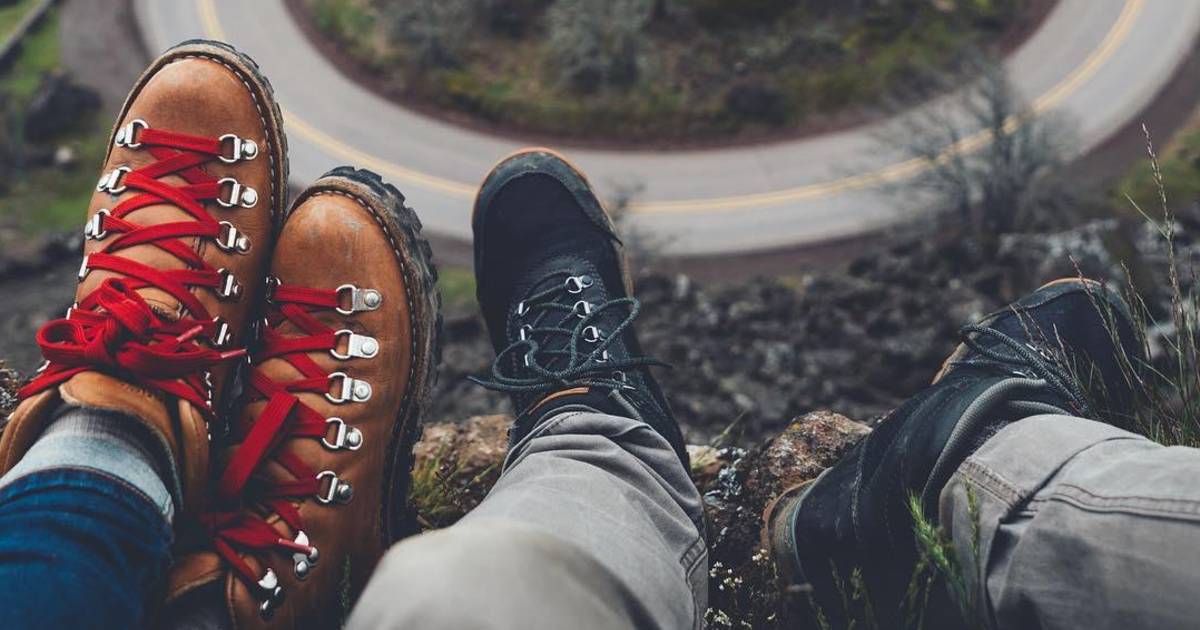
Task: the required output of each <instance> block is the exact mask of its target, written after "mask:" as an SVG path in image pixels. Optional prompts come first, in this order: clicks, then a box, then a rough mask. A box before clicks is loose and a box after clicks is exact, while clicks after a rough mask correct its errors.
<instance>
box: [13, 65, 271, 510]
mask: <svg viewBox="0 0 1200 630" xmlns="http://www.w3.org/2000/svg"><path fill="white" fill-rule="evenodd" d="M280 125H281V122H280V120H279V116H278V112H277V110H276V108H275V105H274V102H273V101H272V99H271V93H270V89H269V87H268V86H267V85H266V84H265V82H264V81H263V80H262V79H260V78H259V77H258V75H257V74H256V71H255V69H254V67H253V66H252V64H251V63H250V62H248V60H246V59H245V58H244V57H242V56H240V55H239V54H237V53H235V52H233V51H232V49H229V48H228V47H225V46H223V45H216V44H208V43H203V42H191V43H188V44H184V45H181V46H178V47H176V48H174V49H172V50H171V51H169V52H167V53H166V54H164V55H163V56H162V57H160V58H159V59H158V60H157V61H155V62H154V63H153V64H152V65H151V67H150V68H149V69H148V70H147V71H146V72H145V73H144V74H143V75H142V77H141V79H139V81H138V83H137V84H136V86H135V87H134V89H133V90H132V92H131V93H130V95H129V98H128V100H127V101H126V104H125V107H124V109H123V111H122V113H121V114H120V116H119V117H118V119H117V123H116V125H115V128H114V131H113V135H112V138H111V142H110V148H109V151H108V154H107V157H106V159H105V162H104V165H103V167H102V169H101V177H100V179H99V182H98V184H97V189H96V193H95V194H94V195H93V197H92V201H91V203H90V205H89V207H88V211H87V215H86V217H85V220H84V222H83V223H84V228H83V231H84V235H85V237H86V238H85V241H84V252H83V253H84V257H83V261H82V263H81V265H80V271H79V286H78V288H77V290H76V294H75V300H76V302H75V306H74V307H73V308H72V309H71V310H70V311H69V312H68V314H67V316H66V317H65V318H63V319H59V320H55V321H52V322H50V323H48V324H47V325H46V326H45V327H43V328H42V329H41V331H39V333H38V339H37V341H38V344H39V345H40V346H41V347H42V352H43V355H44V356H45V357H46V358H47V359H48V364H47V366H46V367H45V368H44V370H43V371H42V373H41V375H40V376H39V377H37V378H36V379H35V380H34V381H33V382H32V383H31V384H30V385H29V386H28V387H26V388H24V389H23V390H22V392H21V394H22V397H23V398H24V401H23V402H22V404H21V405H20V406H19V407H18V408H17V410H16V411H15V412H14V414H13V415H12V416H11V419H10V421H9V422H8V424H7V426H6V428H5V430H4V433H3V436H2V437H0V470H7V469H9V468H11V467H12V466H13V465H14V464H15V463H16V462H17V461H18V460H19V459H20V458H21V457H22V456H23V455H24V453H25V452H26V451H27V450H28V448H29V447H30V445H31V444H32V443H33V441H34V440H35V439H36V438H37V437H38V436H39V435H40V434H41V431H42V429H43V427H44V424H45V422H46V421H47V419H48V418H49V412H50V411H52V409H53V408H54V407H55V406H56V405H57V404H59V402H60V401H63V400H65V401H68V402H71V403H77V404H84V405H90V406H94V407H102V408H107V409H114V410H117V411H121V412H124V413H127V414H129V415H131V416H133V417H135V418H138V419H140V420H141V421H142V422H144V423H145V424H146V425H147V426H149V427H150V429H151V430H152V433H153V434H154V435H156V436H157V437H158V439H159V440H160V441H161V442H162V443H163V444H165V445H167V446H168V447H169V451H170V455H171V456H172V457H173V458H174V460H175V462H176V464H177V466H178V470H179V474H180V477H181V478H182V481H183V488H184V497H183V498H184V505H183V506H180V507H181V508H182V509H181V511H182V512H191V513H195V512H196V511H198V509H199V508H198V506H199V504H200V503H201V502H202V499H203V494H204V488H205V486H206V484H207V472H208V453H209V446H208V434H209V431H210V427H211V426H212V425H213V424H214V423H215V422H216V420H217V417H218V415H219V411H220V410H221V409H222V408H223V404H224V403H225V402H226V400H227V397H226V396H225V391H226V387H227V384H228V383H229V381H230V377H231V375H232V373H233V370H234V367H235V365H236V364H237V363H238V362H239V358H240V356H241V354H242V350H241V347H242V346H243V345H244V343H245V341H246V336H247V335H246V327H247V326H246V325H247V323H248V322H249V320H250V318H251V314H252V313H253V311H254V305H255V302H256V298H257V290H258V287H259V286H260V285H261V279H262V277H263V275H264V273H265V269H266V264H267V261H268V259H269V256H270V253H271V250H272V247H273V244H274V225H275V224H276V222H277V221H278V220H279V219H280V218H281V217H282V214H283V210H284V204H285V203H286V199H285V197H286V188H285V182H286V176H287V164H286V147H285V140H284V137H283V131H282V128H281V126H280Z"/></svg>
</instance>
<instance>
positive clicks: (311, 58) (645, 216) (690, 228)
mask: <svg viewBox="0 0 1200 630" xmlns="http://www.w3.org/2000/svg"><path fill="white" fill-rule="evenodd" d="M135 6H136V10H137V15H138V19H139V21H140V23H141V26H142V33H143V36H144V37H145V38H146V40H147V41H146V43H147V45H148V47H149V49H150V50H152V51H158V50H162V49H164V48H166V47H168V46H170V45H172V44H174V43H176V42H178V41H181V40H184V39H188V38H191V37H210V38H217V39H224V40H226V41H229V42H231V43H233V44H235V45H237V46H238V47H239V48H241V49H242V50H244V51H246V52H247V53H249V54H251V55H252V56H253V57H254V58H255V59H256V60H257V61H258V62H259V64H260V65H261V66H262V67H263V69H264V70H265V72H266V73H267V75H268V76H269V77H270V78H271V81H272V83H273V84H274V86H275V89H276V93H277V96H278V97H279V99H280V101H281V103H282V104H283V107H284V114H285V117H286V119H287V120H286V122H287V132H288V137H289V141H290V143H291V160H292V174H293V177H294V179H295V180H296V181H297V182H300V183H303V182H307V181H311V180H313V179H315V178H316V177H317V176H319V175H320V174H321V173H323V172H324V171H326V170H328V169H329V168H331V167H333V166H335V165H338V164H342V163H353V164H356V165H358V166H365V167H368V168H371V169H373V170H376V171H378V172H380V173H381V174H383V175H384V176H385V177H386V178H388V179H390V180H391V181H393V182H394V183H396V184H397V185H398V186H399V187H400V188H401V189H402V190H404V191H405V193H406V195H407V196H408V197H409V199H410V201H411V202H412V204H413V205H414V206H415V207H416V208H417V210H418V212H420V214H421V217H422V219H423V221H424V222H425V224H426V226H427V227H428V229H429V230H431V231H433V232H436V233H438V234H441V235H443V236H450V237H459V238H470V223H469V216H470V204H471V199H472V197H473V195H474V192H475V185H476V183H477V182H478V181H479V180H480V179H481V178H482V176H483V175H484V173H485V172H486V171H487V170H488V169H489V168H490V167H491V166H492V164H493V163H494V162H495V161H496V160H497V159H499V158H500V157H502V156H504V155H506V154H507V153H509V152H511V151H513V150H515V149H517V148H519V146H520V145H519V143H517V142H514V141H512V140H509V139H504V138H498V137H494V136H490V135H487V134H483V133H479V132H476V131H473V130H468V129H463V128H460V127H456V126H453V125H450V124H448V123H445V122H442V121H439V120H434V119H431V118H429V117H427V116H423V115H421V114H418V113H415V112H412V111H409V110H406V109H404V108H402V107H399V106H397V105H395V104H394V103H391V102H389V101H387V100H385V99H382V98H380V97H379V96H376V95H374V94H372V93H371V92H369V91H368V90H366V89H364V88H363V87H360V86H359V85H357V84H356V83H354V82H353V81H352V80H350V79H349V78H347V77H345V76H344V75H342V74H341V73H340V72H339V71H338V70H337V69H336V68H335V67H334V66H333V65H332V64H331V63H330V62H329V61H327V60H326V59H325V58H324V57H323V56H322V55H321V54H320V53H319V52H318V51H317V50H315V49H314V48H312V47H311V46H310V45H309V43H308V42H307V40H306V39H305V37H304V34H303V33H302V32H301V31H300V29H299V27H298V26H297V25H296V24H295V23H294V22H293V20H292V19H291V17H290V16H289V15H288V12H287V10H286V9H285V7H284V5H283V2H282V0H253V1H251V2H248V1H245V0H135ZM1198 32H1200V2H1197V1H1192V0H1188V1H1186V2H1175V1H1168V0H1060V2H1059V5H1058V7H1057V8H1056V9H1055V10H1054V11H1053V12H1052V13H1051V15H1050V16H1049V17H1048V18H1047V19H1046V21H1045V23H1044V24H1043V25H1042V27H1041V28H1040V29H1039V30H1038V32H1036V33H1034V34H1033V35H1032V36H1031V37H1030V38H1029V39H1028V40H1027V41H1026V42H1025V44H1023V45H1022V47H1021V48H1019V49H1018V50H1016V51H1015V52H1014V53H1013V54H1012V55H1010V57H1009V58H1008V59H1007V60H1006V62H1005V65H1006V66H1007V69H1008V71H1009V73H1010V75H1011V76H1012V77H1013V82H1014V84H1015V86H1016V88H1017V89H1018V90H1019V91H1020V93H1021V94H1023V95H1024V96H1025V97H1026V98H1028V99H1029V100H1030V102H1032V103H1033V105H1034V108H1035V110H1036V111H1037V112H1039V113H1044V112H1047V111H1051V110H1062V111H1065V112H1067V113H1068V114H1069V115H1070V116H1071V117H1072V118H1073V119H1074V120H1075V121H1076V124H1077V125H1078V137H1079V138H1080V143H1079V145H1078V146H1077V147H1076V149H1077V151H1078V152H1079V153H1086V152H1087V151H1088V150H1090V149H1092V148H1094V147H1095V146H1097V145H1099V144H1100V143H1102V142H1103V141H1104V140H1105V139H1106V138H1108V137H1109V136H1110V135H1111V134H1112V133H1114V132H1116V131H1117V130H1118V129H1120V128H1121V127H1123V126H1124V125H1125V124H1127V123H1128V122H1130V119H1131V118H1132V117H1134V116H1135V115H1137V113H1138V112H1139V111H1141V110H1142V109H1143V108H1144V107H1145V106H1146V105H1148V104H1149V103H1150V101H1151V100H1152V99H1153V98H1154V96H1155V95H1156V94H1157V93H1158V91H1159V90H1160V89H1161V88H1162V87H1163V86H1164V85H1165V83H1166V82H1167V81H1169V80H1170V78H1171V76H1172V75H1173V73H1174V71H1175V69H1176V68H1177V66H1178V65H1179V64H1180V63H1181V62H1182V61H1183V60H1184V59H1185V58H1186V57H1187V55H1188V54H1189V52H1190V51H1191V49H1192V46H1193V45H1194V42H1195V40H1196V37H1197V33H1198ZM887 125H888V122H887V121H881V122H878V123H873V124H869V125H865V126H863V127H859V128H855V129H850V130H847V131H844V132H838V133H831V134H826V135H822V136H817V137H810V138H803V139H799V140H794V141H784V142H778V143H772V144H764V145H757V146H747V147H734V148H722V149H705V150H684V151H669V152H655V151H608V150H591V149H576V150H568V153H569V154H570V155H571V157H572V158H573V159H574V160H575V161H577V162H578V163H579V164H580V165H581V166H582V167H583V168H584V169H585V170H586V171H587V172H588V173H589V175H590V177H591V179H592V181H593V182H595V183H596V184H597V185H598V186H599V187H600V189H601V193H602V194H604V193H607V194H614V193H615V192H616V191H618V190H628V189H630V188H631V187H633V188H636V189H638V190H639V192H638V193H637V195H636V197H635V201H634V204H633V206H632V208H631V209H632V211H633V221H634V222H635V225H636V227H637V228H638V229H642V230H645V231H647V232H648V233H650V234H655V235H661V236H662V237H663V240H662V241H661V242H662V243H663V247H664V248H665V249H667V250H669V251H667V252H665V253H670V254H689V255H699V254H720V253H731V252H742V251H753V250H761V249H767V248H773V247H781V246H788V245H797V244H803V243H811V242H816V241H821V240H826V239H830V238H836V237H843V236H850V235H855V234H859V233H862V232H865V231H868V230H873V229H878V228H880V227H884V226H886V225H888V224H889V223H890V222H893V221H895V220H896V219H897V218H899V214H900V213H901V212H902V210H903V209H902V208H901V207H899V206H900V204H898V203H897V202H896V200H895V199H893V198H889V197H888V196H887V195H886V194H885V193H884V192H882V191H881V189H880V186H881V185H882V184H885V183H888V182H895V181H898V180H902V179H904V178H905V177H911V176H912V175H913V174H914V173H915V172H917V171H919V170H920V169H921V168H923V166H922V165H921V164H920V163H918V162H912V161H908V162H906V161H903V159H902V158H900V157H899V156H897V155H894V154H889V152H888V151H884V150H881V148H880V146H879V141H878V140H877V138H878V137H879V134H880V133H882V131H883V130H884V129H886V128H887ZM984 141H986V140H984V139H983V138H981V137H974V138H967V139H966V141H965V142H964V143H963V147H965V148H966V149H968V150H969V149H970V148H971V147H975V146H978V145H979V143H980V142H984Z"/></svg>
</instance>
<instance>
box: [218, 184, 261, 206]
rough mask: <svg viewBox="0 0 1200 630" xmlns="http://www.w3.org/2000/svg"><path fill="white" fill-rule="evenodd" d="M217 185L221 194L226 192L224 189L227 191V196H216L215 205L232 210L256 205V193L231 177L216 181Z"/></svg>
mask: <svg viewBox="0 0 1200 630" xmlns="http://www.w3.org/2000/svg"><path fill="white" fill-rule="evenodd" d="M217 184H218V185H220V186H221V192H226V189H228V193H229V194H228V195H226V196H224V197H221V196H220V195H218V196H217V203H218V204H220V205H221V206H223V207H225V208H233V207H235V206H239V205H240V206H241V207H243V208H253V207H254V206H255V205H256V204H258V191H256V190H254V189H253V188H251V187H249V186H245V185H243V184H242V183H241V182H239V181H238V180H236V179H234V178H232V177H225V178H222V179H219V180H217Z"/></svg>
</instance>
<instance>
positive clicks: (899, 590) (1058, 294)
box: [776, 280, 1140, 627]
mask: <svg viewBox="0 0 1200 630" xmlns="http://www.w3.org/2000/svg"><path fill="white" fill-rule="evenodd" d="M1112 331H1115V334H1114V333H1113V332H1112ZM963 339H964V341H963V344H962V345H961V346H960V347H959V349H958V350H956V351H955V353H954V354H953V355H952V356H951V357H950V359H948V360H947V364H946V367H945V368H944V369H943V371H942V373H941V374H939V375H938V377H937V378H936V380H935V382H934V384H933V385H931V386H930V387H928V388H926V389H925V390H924V391H922V392H920V393H919V394H917V395H916V396H914V397H913V398H912V399H910V400H909V401H907V402H906V403H905V404H903V405H902V406H901V407H899V408H898V409H896V410H895V411H894V412H892V413H891V414H890V415H889V416H888V417H887V418H886V419H885V420H883V422H882V423H881V424H880V425H879V426H878V428H876V429H875V430H874V431H873V432H872V433H871V434H870V435H868V436H867V437H866V438H865V439H864V440H863V441H862V442H861V443H859V444H858V445H857V446H856V447H855V448H854V449H853V450H852V451H851V452H850V454H848V455H847V456H846V457H845V458H844V459H843V460H841V461H840V462H839V463H838V464H837V465H836V466H834V467H833V468H831V469H829V470H828V471H826V473H825V474H824V475H822V476H821V477H820V478H818V480H817V481H816V482H815V483H813V484H812V485H811V486H810V487H809V488H808V490H807V492H805V493H804V494H803V495H802V497H801V498H800V499H799V500H798V501H796V502H795V503H794V504H792V506H790V507H789V508H788V509H789V510H790V513H787V514H784V517H785V518H787V519H790V521H787V525H784V527H790V530H785V531H787V533H790V534H791V540H790V545H788V546H790V547H791V552H792V553H793V554H795V559H796V560H798V566H793V567H792V568H793V569H794V570H795V572H797V573H798V575H797V577H798V578H799V580H800V581H802V582H807V583H809V584H811V585H812V586H813V591H812V594H813V599H814V602H815V603H816V604H817V606H819V607H820V609H821V612H822V613H823V614H824V615H825V617H826V618H827V619H828V620H829V621H830V623H831V625H832V627H842V626H844V625H845V624H847V623H848V622H849V620H850V619H853V618H855V617H859V618H861V615H862V614H863V611H862V610H861V603H862V602H859V603H858V604H848V603H847V599H846V598H844V597H843V595H842V594H843V593H849V592H850V590H851V585H850V581H851V576H852V575H853V573H854V572H855V571H856V570H857V571H860V572H861V578H862V584H863V586H865V587H866V591H867V593H866V594H867V597H869V601H870V604H871V608H872V610H873V616H875V617H876V619H879V620H880V621H881V624H882V625H883V627H894V626H893V624H895V625H899V622H898V620H899V619H900V617H899V615H896V614H894V613H895V612H896V611H897V610H899V609H900V608H901V605H902V602H903V600H904V598H905V596H906V591H907V589H908V587H909V585H910V582H911V581H912V578H913V571H914V569H915V567H916V564H917V560H918V557H919V550H918V548H917V543H916V540H915V534H914V519H913V515H912V507H911V499H913V498H915V499H916V500H917V501H918V502H919V508H920V510H921V512H923V514H924V515H925V517H927V518H928V519H929V520H930V521H931V522H934V523H936V521H937V504H938V500H939V496H940V493H941V491H942V489H943V488H944V487H945V485H946V484H947V482H948V481H949V479H950V477H951V475H952V474H953V473H954V471H955V470H956V469H957V468H958V466H959V465H960V464H961V463H962V462H963V461H964V460H965V459H966V458H967V457H968V456H970V454H971V453H973V452H974V451H975V450H977V449H978V448H979V446H980V445H982V444H983V443H984V442H985V441H986V440H987V439H988V438H990V437H991V436H993V435H994V434H995V433H996V432H998V431H999V430H1001V429H1002V428H1004V427H1005V426H1006V425H1007V424H1009V423H1011V422H1015V421H1017V420H1020V419H1023V418H1027V417H1030V416H1033V415H1039V414H1044V413H1061V414H1069V415H1077V416H1085V417H1086V416H1089V415H1090V414H1091V412H1092V407H1091V401H1092V400H1094V399H1095V398H1097V396H1094V395H1092V394H1096V393H1103V394H1104V396H1103V398H1104V400H1105V404H1106V405H1109V406H1114V407H1116V410H1117V412H1118V413H1121V412H1122V411H1127V406H1128V405H1129V404H1131V394H1130V392H1129V387H1128V386H1127V385H1126V379H1125V377H1124V373H1123V371H1122V368H1121V365H1120V363H1119V362H1120V361H1121V359H1120V355H1121V352H1124V353H1125V355H1126V356H1128V357H1130V358H1132V360H1133V361H1134V362H1137V361H1139V360H1140V352H1139V349H1138V346H1137V344H1135V343H1134V335H1133V330H1132V326H1131V324H1130V318H1129V315H1128V312H1127V309H1126V307H1125V305H1124V303H1123V302H1122V301H1121V300H1120V298H1119V297H1117V296H1116V295H1115V294H1114V293H1112V292H1110V291H1108V290H1107V289H1105V288H1103V287H1102V286H1100V285H1098V284H1095V283H1090V282H1084V281H1078V280H1066V281H1059V282H1055V283H1051V284H1050V285H1047V286H1045V287H1043V288H1042V289H1039V290H1038V291H1037V292H1035V293H1033V294H1032V295H1030V296H1028V297H1026V298H1024V299H1022V300H1020V301H1019V302H1017V303H1015V304H1013V305H1012V306H1010V307H1008V308H1006V309H1004V310H1002V311H999V312H997V313H995V314H993V315H991V316H989V317H987V318H985V319H984V320H983V321H982V322H981V323H979V324H977V325H974V326H967V327H965V328H964V329H963ZM1116 344H1120V346H1121V347H1122V350H1121V351H1118V350H1117V347H1116ZM1084 384H1086V385H1087V389H1088V390H1089V391H1085V388H1084ZM776 551H777V552H778V551H780V550H778V549H777V550H776ZM863 601H865V598H864V600H863ZM931 627H936V626H931Z"/></svg>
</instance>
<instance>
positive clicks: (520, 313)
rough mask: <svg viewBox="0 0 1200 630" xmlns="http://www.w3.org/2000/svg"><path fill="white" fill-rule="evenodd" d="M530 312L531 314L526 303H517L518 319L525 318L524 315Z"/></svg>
mask: <svg viewBox="0 0 1200 630" xmlns="http://www.w3.org/2000/svg"><path fill="white" fill-rule="evenodd" d="M528 312H529V307H528V306H525V302H524V301H521V302H517V316H518V317H520V316H523V315H525V313H528Z"/></svg>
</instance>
